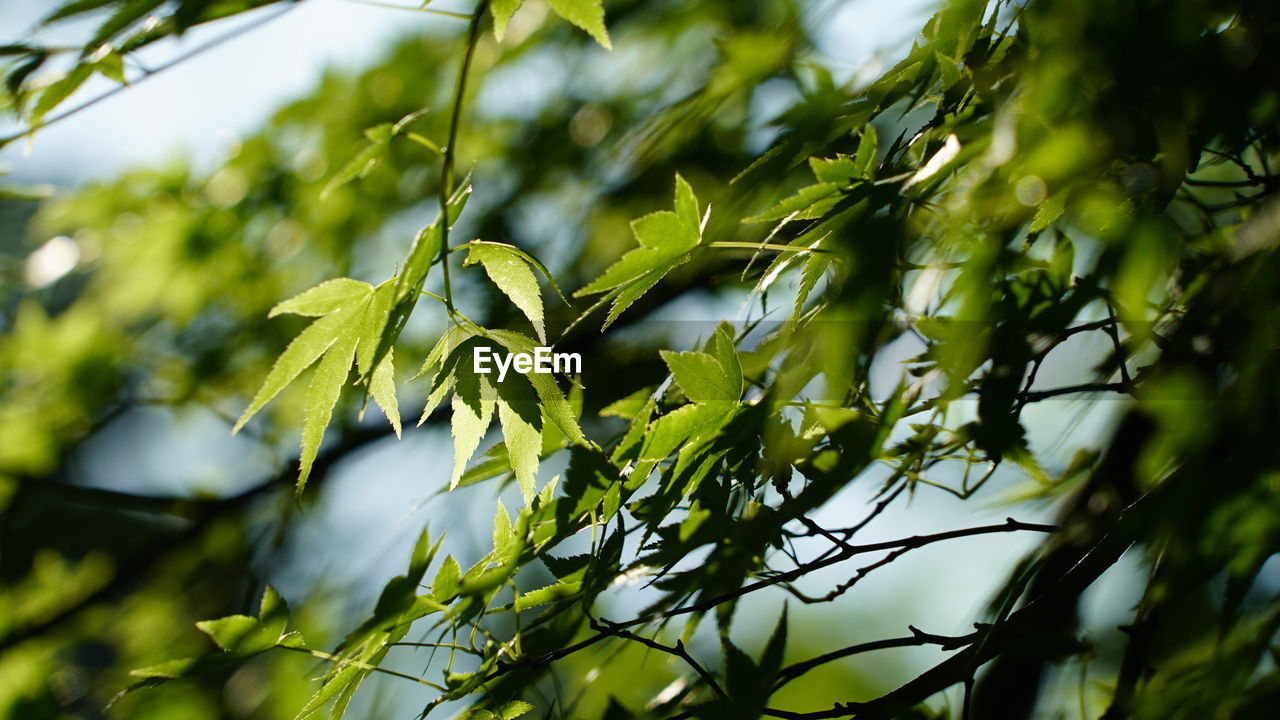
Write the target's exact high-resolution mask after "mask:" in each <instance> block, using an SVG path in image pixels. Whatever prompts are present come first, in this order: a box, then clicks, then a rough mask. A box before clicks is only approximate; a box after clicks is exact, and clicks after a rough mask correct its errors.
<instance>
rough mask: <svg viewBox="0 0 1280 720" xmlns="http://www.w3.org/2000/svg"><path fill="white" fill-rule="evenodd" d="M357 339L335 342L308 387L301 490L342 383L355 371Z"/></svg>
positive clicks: (301, 464) (336, 401)
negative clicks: (352, 366)
mask: <svg viewBox="0 0 1280 720" xmlns="http://www.w3.org/2000/svg"><path fill="white" fill-rule="evenodd" d="M355 346H356V343H355V341H354V340H350V339H345V338H344V339H342V340H339V341H338V342H336V343H334V345H333V347H331V348H330V349H329V351H328V352H327V353H325V356H324V359H323V360H321V361H320V364H319V365H318V366H317V367H316V372H315V374H314V375H312V377H311V385H310V387H308V388H307V406H306V411H305V413H304V417H303V421H302V456H301V457H300V458H299V459H298V488H297V491H298V492H299V493H301V492H302V490H303V488H304V487H306V485H307V478H308V477H309V476H310V475H311V466H312V464H313V463H315V459H316V454H317V453H318V452H319V451H320V441H322V440H324V431H325V428H327V427H328V426H329V419H330V418H331V417H332V416H333V407H334V406H335V405H337V404H338V396H339V395H340V394H341V393H342V386H343V385H345V384H346V382H347V376H348V375H350V374H351V360H352V358H353V357H354V355H355V350H356V347H355Z"/></svg>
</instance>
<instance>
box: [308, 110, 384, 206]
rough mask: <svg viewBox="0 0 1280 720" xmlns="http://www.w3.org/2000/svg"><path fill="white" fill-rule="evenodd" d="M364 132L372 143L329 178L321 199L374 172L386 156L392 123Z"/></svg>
mask: <svg viewBox="0 0 1280 720" xmlns="http://www.w3.org/2000/svg"><path fill="white" fill-rule="evenodd" d="M364 132H365V136H366V137H368V138H369V140H370V144H369V145H366V146H365V147H364V148H363V149H361V150H360V152H358V153H356V155H355V157H353V158H351V159H350V160H348V161H347V164H346V165H343V166H342V169H340V170H338V172H336V173H334V175H333V177H331V178H329V182H327V183H325V186H324V189H323V190H321V191H320V199H321V200H324V199H326V198H328V197H329V195H330V194H332V193H333V191H334V190H337V189H338V188H340V187H342V186H343V185H346V184H347V183H349V182H351V181H353V180H355V179H357V178H363V177H365V176H366V175H368V174H369V173H371V172H373V169H374V168H376V167H377V166H378V163H380V162H382V160H383V159H384V158H385V157H386V155H387V150H388V149H389V148H390V147H391V138H392V132H391V125H390V124H389V123H383V124H382V125H375V126H374V127H371V128H368V129H367V130H365V131H364Z"/></svg>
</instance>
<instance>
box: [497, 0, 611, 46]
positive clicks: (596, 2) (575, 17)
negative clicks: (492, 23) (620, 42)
mask: <svg viewBox="0 0 1280 720" xmlns="http://www.w3.org/2000/svg"><path fill="white" fill-rule="evenodd" d="M550 2H551V9H552V10H554V11H555V12H556V14H557V15H559V16H560V17H562V18H564V19H565V20H568V21H569V22H571V23H573V24H574V25H577V26H578V27H580V28H582V29H583V30H586V31H587V32H588V33H589V34H590V35H591V37H593V38H595V39H596V42H598V43H600V45H601V46H602V47H604V48H605V49H606V50H612V49H613V45H611V44H610V43H609V31H608V30H606V29H605V27H604V3H603V0H550ZM508 17H510V16H508Z"/></svg>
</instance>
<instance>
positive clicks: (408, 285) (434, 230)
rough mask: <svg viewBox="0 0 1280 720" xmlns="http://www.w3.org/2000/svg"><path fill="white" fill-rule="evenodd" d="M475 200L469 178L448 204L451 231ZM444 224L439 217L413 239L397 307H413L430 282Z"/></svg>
mask: <svg viewBox="0 0 1280 720" xmlns="http://www.w3.org/2000/svg"><path fill="white" fill-rule="evenodd" d="M469 197H471V177H470V176H467V177H466V178H465V179H463V181H462V182H461V183H459V185H458V188H457V189H456V190H454V191H453V196H452V197H450V198H449V202H448V203H447V204H446V207H447V208H448V215H449V217H448V222H449V227H450V228H452V227H453V224H454V223H455V222H457V220H458V216H459V215H461V214H462V210H463V208H465V207H466V206H467V198H469ZM440 223H441V220H440V218H439V217H436V219H435V220H434V221H432V223H431V224H430V225H428V226H426V227H425V228H423V229H422V230H421V231H419V232H418V235H417V236H416V237H415V238H414V239H413V247H412V248H410V249H409V256H408V257H407V258H405V262H404V269H403V270H401V271H400V275H399V277H398V278H397V280H396V290H395V302H396V304H397V306H398V305H399V304H400V303H409V304H410V305H411V304H412V303H413V302H414V301H416V299H417V298H416V297H411V296H416V295H417V294H418V292H419V291H420V290H422V285H423V283H424V282H425V281H426V278H427V271H428V270H429V269H430V268H431V265H432V264H433V263H434V262H435V261H436V259H437V258H439V257H440V250H441V244H442V243H443V242H444V232H443V231H442V230H441V225H440Z"/></svg>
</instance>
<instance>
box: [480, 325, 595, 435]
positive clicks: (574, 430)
mask: <svg viewBox="0 0 1280 720" xmlns="http://www.w3.org/2000/svg"><path fill="white" fill-rule="evenodd" d="M489 335H490V336H491V337H492V338H493V339H494V340H497V341H498V342H499V343H500V344H502V346H503V347H505V348H507V350H509V351H511V352H513V353H518V352H522V353H528V354H532V353H533V351H534V348H535V343H534V342H533V340H532V339H531V338H528V337H525V336H524V335H521V334H520V333H517V332H512V331H510V330H490V331H489ZM524 377H525V378H526V379H527V380H528V381H529V384H531V385H532V386H533V390H534V392H535V393H537V394H538V403H539V404H540V405H541V406H542V411H543V412H544V413H546V415H547V418H548V419H550V420H551V422H553V423H555V425H556V427H558V428H560V432H562V433H564V436H565V439H566V440H568V441H569V442H570V443H573V444H575V445H580V444H586V443H587V438H586V436H585V435H583V434H582V428H581V427H579V426H578V413H577V411H575V410H574V408H573V406H572V405H570V404H569V401H568V400H566V399H565V396H564V393H562V392H561V391H560V386H559V385H557V384H556V380H555V376H553V375H550V374H545V375H544V374H540V373H531V374H529V375H525V376H524Z"/></svg>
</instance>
